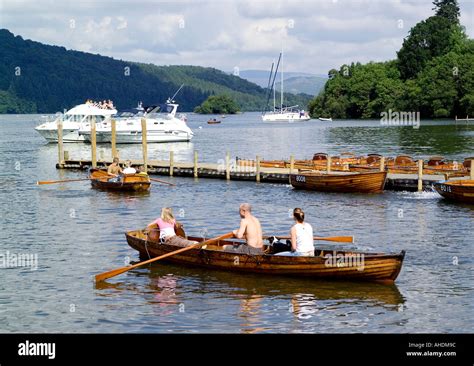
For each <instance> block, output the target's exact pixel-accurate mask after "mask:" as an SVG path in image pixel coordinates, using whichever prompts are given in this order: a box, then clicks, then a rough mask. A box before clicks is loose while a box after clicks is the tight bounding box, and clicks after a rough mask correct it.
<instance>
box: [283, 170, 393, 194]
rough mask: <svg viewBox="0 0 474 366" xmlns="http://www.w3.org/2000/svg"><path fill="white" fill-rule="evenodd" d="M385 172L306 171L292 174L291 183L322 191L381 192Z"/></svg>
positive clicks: (298, 187) (302, 187) (385, 176)
mask: <svg viewBox="0 0 474 366" xmlns="http://www.w3.org/2000/svg"><path fill="white" fill-rule="evenodd" d="M386 178H387V172H368V173H357V172H350V173H330V174H325V173H322V172H308V173H303V172H302V173H299V174H292V175H291V176H290V182H291V185H292V186H293V187H294V188H297V189H307V190H313V191H323V192H343V193H351V192H362V193H378V192H382V191H383V188H384V186H385V180H386Z"/></svg>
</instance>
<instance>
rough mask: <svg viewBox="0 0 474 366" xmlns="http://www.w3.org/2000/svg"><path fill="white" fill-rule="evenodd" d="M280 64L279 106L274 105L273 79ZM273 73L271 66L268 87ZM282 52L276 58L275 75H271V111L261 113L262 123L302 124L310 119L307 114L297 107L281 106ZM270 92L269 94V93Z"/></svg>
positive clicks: (282, 93)
mask: <svg viewBox="0 0 474 366" xmlns="http://www.w3.org/2000/svg"><path fill="white" fill-rule="evenodd" d="M280 63H281V65H282V66H281V71H280V106H279V107H278V106H277V105H276V96H275V88H274V85H275V78H276V74H277V72H278V67H279V65H280ZM272 72H273V64H272V70H271V71H270V77H269V79H268V86H270V80H271V78H272ZM283 80H284V79H283V51H282V52H281V53H280V57H279V58H278V63H277V67H276V70H275V74H274V75H273V82H272V87H271V91H273V111H270V112H267V111H266V110H265V111H264V112H263V113H262V121H264V122H298V121H299V122H302V121H308V120H310V119H311V117H310V116H309V114H308V112H306V111H304V110H299V109H298V105H294V106H285V105H284V104H283V97H284V88H283ZM271 91H270V92H271Z"/></svg>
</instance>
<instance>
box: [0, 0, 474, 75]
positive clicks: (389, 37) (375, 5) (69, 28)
mask: <svg viewBox="0 0 474 366" xmlns="http://www.w3.org/2000/svg"><path fill="white" fill-rule="evenodd" d="M459 3H460V6H461V22H462V24H463V25H464V26H465V27H466V31H467V33H468V35H469V36H470V37H471V38H474V0H460V1H459ZM432 7H433V6H432V0H312V1H311V0H306V1H296V0H294V1H290V0H286V1H280V0H252V1H244V0H220V1H217V0H210V1H209V0H208V1H200V0H194V1H183V0H175V1H157V0H150V1H125V0H111V1H108V0H99V1H93V0H87V1H84V0H77V1H70V2H69V1H65V0H0V28H7V29H9V30H10V31H12V32H13V33H15V34H17V35H21V36H22V37H23V38H27V39H32V40H36V41H40V42H43V43H47V44H54V45H61V46H64V47H66V48H67V49H75V50H81V51H86V52H91V53H99V54H101V55H107V56H112V57H114V58H119V59H123V60H131V61H139V62H150V63H154V64H157V65H169V64H188V65H200V66H212V67H216V68H218V69H221V70H225V71H231V70H233V69H234V67H238V68H240V70H248V69H264V70H267V69H269V67H270V65H271V62H272V60H273V59H275V58H277V57H278V53H279V51H280V49H281V47H282V44H283V47H284V51H285V70H286V71H298V72H310V73H316V74H326V73H327V71H328V70H329V69H331V68H334V67H339V66H340V65H341V64H343V63H348V62H351V61H360V62H363V63H364V62H368V61H383V60H389V59H393V58H395V56H396V51H397V50H398V49H399V48H400V46H401V44H402V42H403V38H404V37H405V36H406V35H407V33H408V31H409V29H410V27H412V26H413V25H414V24H416V23H417V22H419V21H420V20H422V19H425V18H427V17H429V16H430V15H432V14H433V11H432ZM0 46H1V45H0Z"/></svg>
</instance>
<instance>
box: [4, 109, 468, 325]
mask: <svg viewBox="0 0 474 366" xmlns="http://www.w3.org/2000/svg"><path fill="white" fill-rule="evenodd" d="M205 121H206V117H205V116H197V115H190V116H189V124H190V126H191V128H193V130H194V131H195V132H196V134H195V138H194V139H193V141H192V143H182V144H181V143H177V144H153V145H151V144H150V145H149V158H150V159H167V158H168V154H169V150H170V149H173V150H174V151H175V158H176V160H178V161H179V160H181V161H184V160H188V161H191V160H192V155H193V150H194V149H196V150H198V152H199V159H200V161H210V162H211V161H212V162H216V161H217V160H218V159H221V158H223V157H224V156H225V151H226V150H229V151H230V152H231V154H232V156H236V155H237V156H242V157H254V156H255V155H257V154H258V155H260V156H263V157H265V158H268V159H274V158H275V159H277V158H282V157H285V158H287V157H288V156H289V155H291V154H294V155H295V156H297V157H300V156H301V157H304V156H311V155H312V154H313V153H314V152H318V151H329V152H330V153H334V154H335V153H338V152H339V153H340V152H343V151H347V150H349V151H353V152H356V153H373V152H379V153H387V154H391V155H396V154H399V153H400V154H401V153H405V154H413V155H417V156H427V155H431V154H441V155H445V156H446V157H448V158H454V159H460V158H461V157H464V156H467V155H473V151H472V146H473V137H474V134H473V132H474V126H472V125H471V126H466V125H463V126H453V125H449V124H446V123H441V124H440V123H439V122H423V123H422V126H421V127H420V129H419V130H415V129H413V128H411V127H407V128H402V127H380V126H379V124H378V122H377V121H335V122H334V123H332V124H327V123H321V122H319V121H310V122H308V123H302V124H298V125H297V124H293V125H291V126H290V125H286V124H262V123H261V122H260V121H259V115H258V114H248V113H245V114H243V115H239V116H230V117H228V118H226V119H225V121H224V122H223V123H222V124H221V125H219V126H213V127H212V128H211V127H208V126H207V124H206V123H205ZM34 124H35V123H34V121H33V120H32V117H31V116H0V141H1V143H0V163H1V164H2V165H1V168H2V169H0V197H1V199H0V209H1V211H0V216H1V217H0V239H1V241H0V243H1V246H0V253H3V252H5V251H6V250H8V251H10V252H11V253H30V254H37V255H38V270H37V271H31V270H29V269H25V268H9V269H0V273H1V276H2V277H1V279H2V281H0V331H1V332H44V331H47V332H119V333H123V332H162V333H167V332H186V333H189V332H191V333H193V332H194V333H197V332H218V333H228V332H246V333H255V332H273V333H274V332H280V333H314V332H318V333H341V332H344V333H348V332H378V333H383V332H470V331H471V330H472V328H473V326H474V321H473V319H472V314H471V311H470V309H471V308H472V293H473V283H474V271H473V269H474V259H473V256H472V255H469V254H471V253H472V252H473V245H474V243H473V241H472V227H473V223H474V208H473V206H472V205H462V204H455V203H450V202H448V201H445V200H442V199H441V198H440V196H439V195H438V194H436V193H431V192H425V193H422V194H418V193H408V192H384V193H383V194H378V195H351V194H347V195H342V194H324V193H320V192H319V193H318V192H305V191H296V190H293V189H291V187H290V186H288V185H276V184H275V185H273V184H256V183H254V182H239V181H231V182H226V181H222V180H209V179H201V178H200V179H197V180H194V179H189V178H177V177H174V178H163V179H169V180H170V181H171V182H173V183H176V184H177V185H176V187H168V186H163V185H152V187H151V192H150V193H149V194H147V195H141V194H139V195H136V194H131V195H122V194H114V193H108V192H103V191H99V190H96V189H91V186H90V183H89V182H74V183H68V184H66V183H63V184H56V185H47V186H46V185H45V186H36V185H35V182H36V181H37V180H47V179H71V178H77V177H84V174H85V173H84V172H79V171H65V170H56V168H55V165H54V164H55V161H56V159H57V147H56V146H55V145H48V144H45V143H44V141H43V140H42V138H41V137H40V136H39V135H37V134H36V132H35V131H34V130H33V128H32V127H33V126H34ZM199 126H201V127H202V128H201V129H199V128H198V127H199ZM101 149H105V150H104V152H103V154H104V155H107V154H110V151H109V147H108V146H107V145H103V146H101ZM65 150H68V151H69V154H70V156H71V157H75V156H76V155H75V154H76V153H81V154H84V156H85V157H87V154H89V152H90V146H88V145H84V144H67V145H65ZM119 150H121V153H120V155H121V156H122V157H124V158H137V159H139V158H140V157H141V150H140V146H133V145H123V146H119ZM242 201H248V202H250V203H251V204H253V207H254V213H255V215H256V216H257V217H258V218H259V219H260V221H261V222H262V225H263V230H264V232H265V233H267V234H277V233H278V234H280V233H287V232H288V231H289V229H290V227H291V225H292V220H291V218H290V217H289V216H288V213H289V212H291V210H292V209H293V208H294V207H303V208H304V210H305V212H306V216H307V220H308V222H310V223H311V224H312V225H313V227H314V230H315V233H316V234H317V235H321V236H324V235H331V236H333V235H334V236H335V235H353V236H355V238H356V242H355V243H354V244H336V243H322V242H318V243H317V244H318V246H320V247H325V248H329V249H331V248H346V249H358V250H376V251H385V252H389V251H393V252H399V251H400V250H402V249H405V250H406V251H407V255H406V258H405V262H404V266H403V269H402V271H401V273H400V276H399V278H398V280H397V282H396V284H395V285H393V286H385V285H379V284H373V283H349V282H325V281H312V280H310V279H295V278H286V277H282V276H258V275H240V274H236V273H229V272H226V271H207V270H205V269H202V268H201V269H199V268H185V267H181V266H175V265H170V264H166V263H162V262H157V263H155V264H153V265H148V266H144V267H140V268H137V269H134V270H132V271H129V272H127V273H124V274H121V275H120V276H117V277H115V278H113V279H110V280H109V281H108V282H105V283H101V284H98V285H96V286H94V285H93V284H92V283H91V281H92V277H93V275H95V274H97V273H100V272H103V271H107V270H110V269H113V268H117V267H121V266H123V265H124V263H128V262H129V260H131V261H137V260H138V255H137V253H136V252H135V251H134V250H132V249H131V248H130V247H128V245H127V244H126V241H125V236H124V232H125V231H127V230H132V229H137V228H143V227H144V226H145V225H146V223H148V222H150V221H151V220H152V219H154V218H156V217H157V216H158V215H159V213H160V209H161V207H163V206H170V207H172V208H173V210H174V211H175V212H176V213H179V220H180V221H182V222H183V223H184V224H185V227H186V232H187V233H188V234H194V235H199V234H200V233H203V232H206V233H207V234H206V235H207V236H214V235H217V234H222V233H223V232H228V231H230V230H232V229H235V228H236V227H237V226H238V223H239V216H238V212H237V208H238V204H239V203H241V202H242ZM71 304H73V305H74V309H75V311H74V312H71V311H70V309H71Z"/></svg>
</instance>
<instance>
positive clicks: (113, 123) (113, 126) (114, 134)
mask: <svg viewBox="0 0 474 366" xmlns="http://www.w3.org/2000/svg"><path fill="white" fill-rule="evenodd" d="M110 123H111V132H112V139H111V141H110V143H111V144H112V160H113V159H114V158H116V157H117V122H116V121H115V119H112V120H111V121H110Z"/></svg>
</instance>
